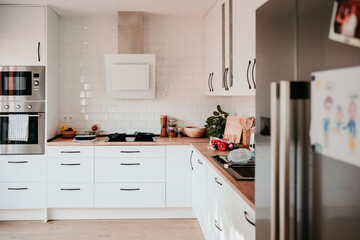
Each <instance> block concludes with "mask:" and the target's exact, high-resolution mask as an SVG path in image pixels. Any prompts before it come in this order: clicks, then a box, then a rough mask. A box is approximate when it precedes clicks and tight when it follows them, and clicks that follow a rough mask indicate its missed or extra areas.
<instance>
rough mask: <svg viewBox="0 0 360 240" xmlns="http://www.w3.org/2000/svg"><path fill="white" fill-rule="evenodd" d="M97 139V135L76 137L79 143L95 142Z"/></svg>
mask: <svg viewBox="0 0 360 240" xmlns="http://www.w3.org/2000/svg"><path fill="white" fill-rule="evenodd" d="M94 139H95V135H77V136H75V140H77V141H90V140H94Z"/></svg>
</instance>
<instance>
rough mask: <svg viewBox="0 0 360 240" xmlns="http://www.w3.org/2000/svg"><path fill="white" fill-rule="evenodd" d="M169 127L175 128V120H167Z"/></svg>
mask: <svg viewBox="0 0 360 240" xmlns="http://www.w3.org/2000/svg"><path fill="white" fill-rule="evenodd" d="M168 121H169V127H176V126H177V119H175V118H169V120H168Z"/></svg>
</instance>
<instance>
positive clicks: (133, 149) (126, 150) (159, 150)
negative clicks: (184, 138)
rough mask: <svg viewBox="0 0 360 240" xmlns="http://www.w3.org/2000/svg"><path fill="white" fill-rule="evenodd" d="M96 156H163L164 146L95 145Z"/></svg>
mask: <svg viewBox="0 0 360 240" xmlns="http://www.w3.org/2000/svg"><path fill="white" fill-rule="evenodd" d="M95 156H96V157H124V158H127V157H129V158H133V157H144V158H147V157H150V158H152V157H160V158H162V157H163V158H164V157H165V146H115V147H114V146H109V147H105V146H104V147H95Z"/></svg>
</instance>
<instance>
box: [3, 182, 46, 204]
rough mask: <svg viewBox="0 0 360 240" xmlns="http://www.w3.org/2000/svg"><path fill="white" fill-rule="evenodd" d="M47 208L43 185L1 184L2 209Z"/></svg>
mask: <svg viewBox="0 0 360 240" xmlns="http://www.w3.org/2000/svg"><path fill="white" fill-rule="evenodd" d="M44 207H45V186H44V184H43V183H0V209H40V208H44Z"/></svg>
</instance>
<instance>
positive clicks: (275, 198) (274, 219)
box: [270, 83, 280, 240]
mask: <svg viewBox="0 0 360 240" xmlns="http://www.w3.org/2000/svg"><path fill="white" fill-rule="evenodd" d="M270 109H271V116H270V117H271V118H270V119H271V127H270V129H271V179H270V181H271V213H270V220H271V221H270V228H271V237H270V239H271V240H278V239H279V130H280V128H279V84H278V83H271V85H270Z"/></svg>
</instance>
